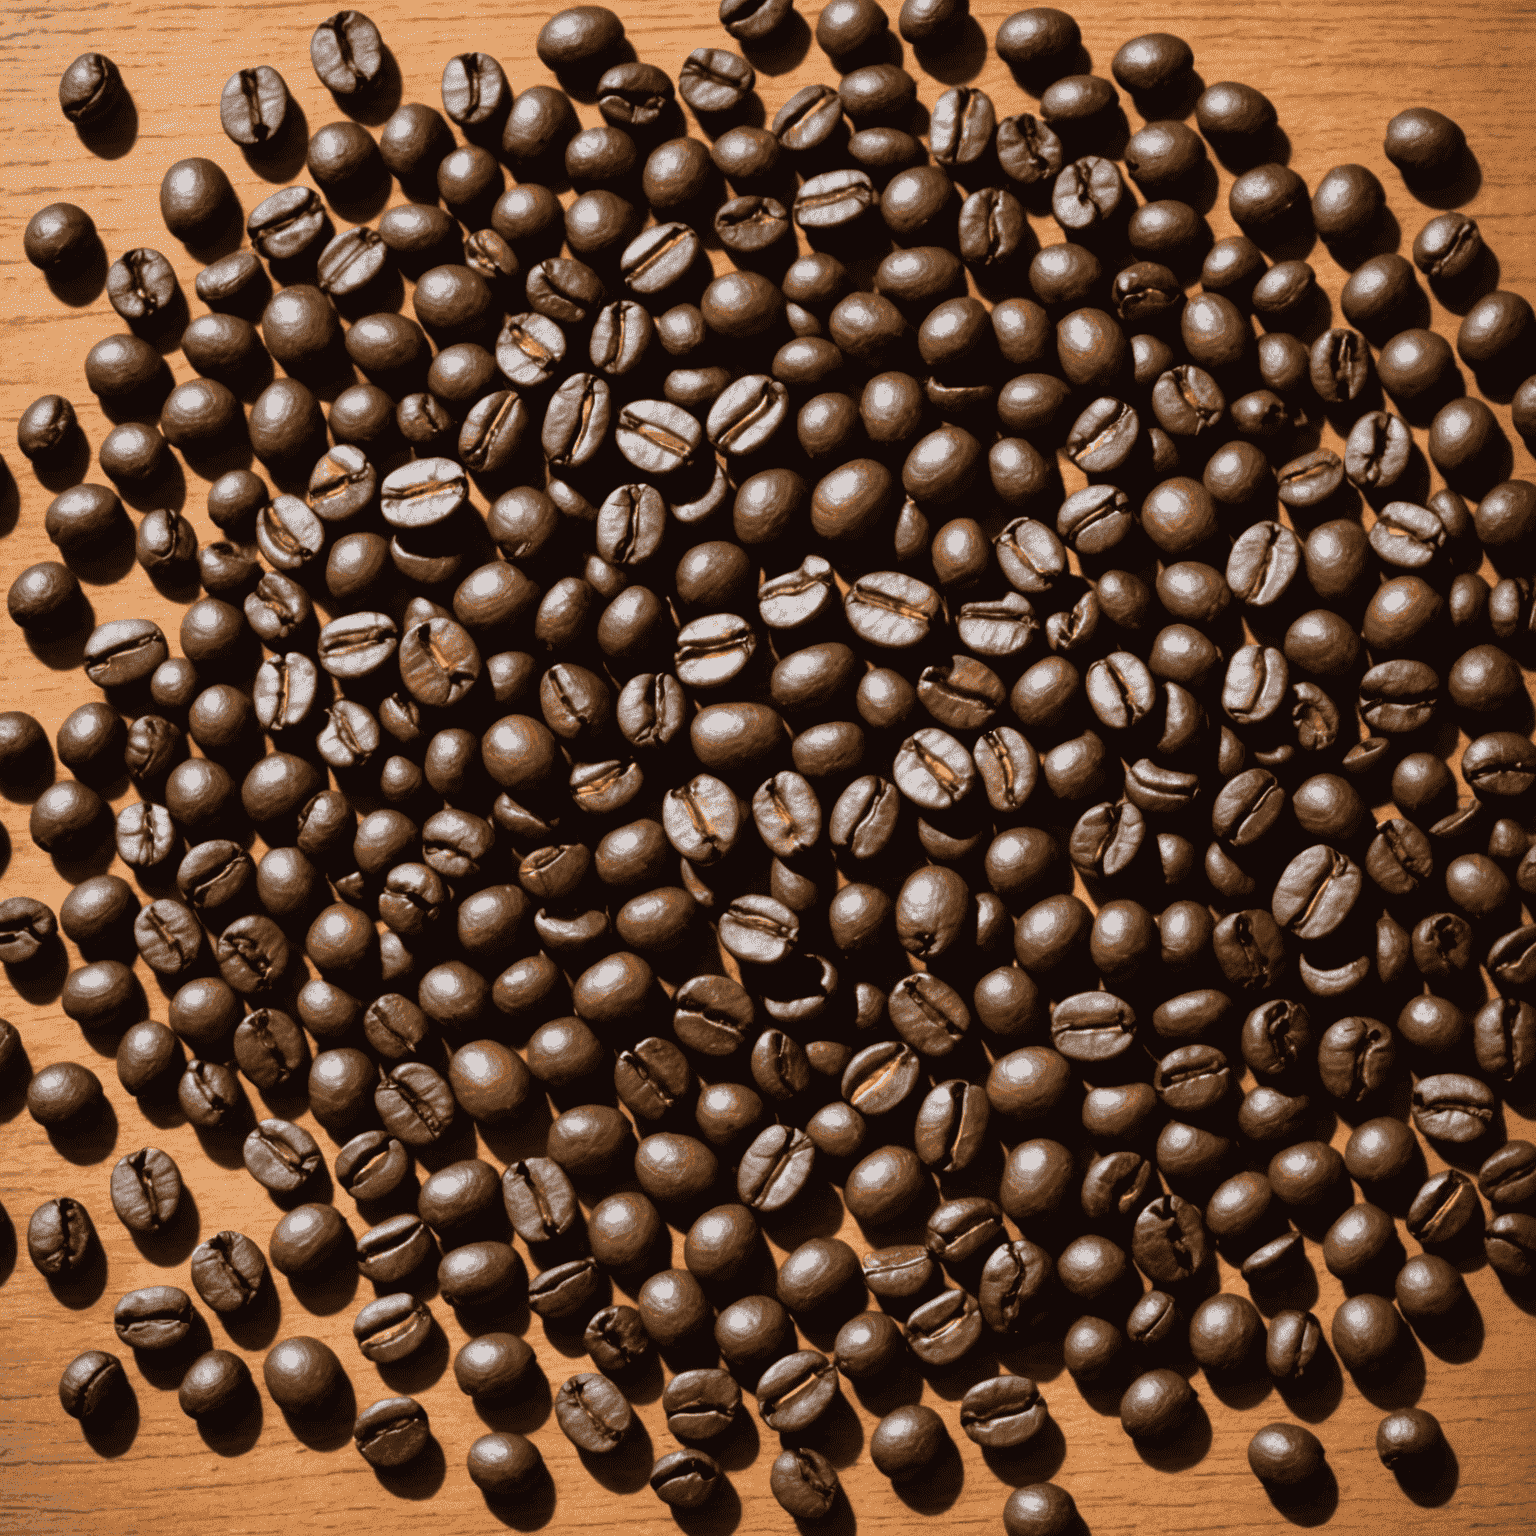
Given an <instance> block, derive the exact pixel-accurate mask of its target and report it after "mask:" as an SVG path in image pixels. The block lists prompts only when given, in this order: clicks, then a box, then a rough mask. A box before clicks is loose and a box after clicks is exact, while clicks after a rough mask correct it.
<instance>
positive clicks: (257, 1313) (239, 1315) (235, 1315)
mask: <svg viewBox="0 0 1536 1536" xmlns="http://www.w3.org/2000/svg"><path fill="white" fill-rule="evenodd" d="M218 1318H219V1323H220V1325H221V1326H222V1327H223V1329H224V1332H225V1333H227V1334H228V1335H229V1337H230V1339H231V1340H232V1341H233V1342H234V1343H236V1344H238V1345H239V1346H240V1347H241V1349H253V1350H254V1349H266V1348H267V1347H268V1346H269V1345H270V1344H271V1343H272V1340H273V1339H275V1338H276V1337H277V1329H278V1324H279V1323H281V1322H282V1320H283V1307H282V1302H281V1300H280V1299H279V1298H278V1294H277V1287H276V1286H275V1285H274V1284H273V1283H272V1275H271V1272H270V1271H268V1272H267V1273H266V1274H264V1275H263V1276H262V1280H261V1286H260V1288H259V1289H258V1290H257V1292H256V1294H255V1296H253V1297H252V1298H251V1300H250V1301H249V1302H248V1303H247V1304H246V1305H245V1306H243V1307H241V1309H240V1310H239V1311H238V1312H220V1313H219V1314H218Z"/></svg>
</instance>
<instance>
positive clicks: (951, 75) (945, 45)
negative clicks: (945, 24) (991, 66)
mask: <svg viewBox="0 0 1536 1536" xmlns="http://www.w3.org/2000/svg"><path fill="white" fill-rule="evenodd" d="M912 51H913V53H915V54H916V55H917V61H918V63H920V64H921V65H922V66H923V69H924V71H925V72H926V73H927V74H928V75H929V76H931V77H932V78H933V79H935V80H939V81H942V82H943V83H944V84H945V85H960V84H962V83H963V82H964V81H966V80H974V79H975V78H976V76H977V75H979V74H980V73H981V71H982V66H983V65H985V64H986V62H987V34H986V33H985V32H983V31H982V29H981V25H980V23H979V22H977V20H976V18H975V17H974V16H966V17H965V18H964V20H962V21H961V22H959V23H958V25H957V26H955V27H952V28H946V30H945V31H944V33H943V34H942V35H941V36H940V37H937V38H934V39H933V41H932V43H931V44H922V43H914V44H913V47H912Z"/></svg>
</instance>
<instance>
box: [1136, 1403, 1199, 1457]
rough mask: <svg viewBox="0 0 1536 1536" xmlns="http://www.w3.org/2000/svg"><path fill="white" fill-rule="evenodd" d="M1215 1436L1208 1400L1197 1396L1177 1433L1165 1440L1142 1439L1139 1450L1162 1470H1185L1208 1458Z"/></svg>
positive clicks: (1137, 1452) (1139, 1453) (1138, 1446)
mask: <svg viewBox="0 0 1536 1536" xmlns="http://www.w3.org/2000/svg"><path fill="white" fill-rule="evenodd" d="M1211 1439H1212V1434H1211V1417H1210V1415H1209V1414H1208V1413H1207V1412H1206V1411H1205V1404H1204V1403H1202V1402H1200V1401H1199V1400H1198V1399H1197V1400H1196V1402H1195V1403H1194V1405H1193V1406H1192V1408H1191V1409H1190V1414H1189V1417H1188V1419H1186V1420H1185V1422H1184V1427H1183V1428H1182V1429H1181V1430H1180V1431H1179V1433H1178V1434H1177V1435H1175V1436H1173V1437H1172V1438H1171V1439H1168V1440H1164V1441H1156V1442H1154V1441H1143V1440H1138V1441H1136V1442H1135V1444H1136V1454H1137V1455H1138V1456H1140V1457H1141V1459H1142V1460H1143V1461H1144V1462H1146V1464H1147V1465H1148V1466H1149V1467H1156V1468H1157V1469H1158V1471H1159V1472H1182V1471H1184V1469H1185V1468H1186V1467H1192V1466H1194V1465H1196V1463H1198V1462H1201V1461H1203V1460H1204V1459H1205V1456H1206V1453H1207V1452H1208V1451H1209V1450H1210V1448H1211Z"/></svg>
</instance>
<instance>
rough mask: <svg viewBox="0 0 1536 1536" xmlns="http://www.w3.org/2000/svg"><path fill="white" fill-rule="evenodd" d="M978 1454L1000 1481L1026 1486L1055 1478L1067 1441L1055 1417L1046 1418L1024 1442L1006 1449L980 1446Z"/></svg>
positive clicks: (1065, 1454) (1015, 1486) (1065, 1453)
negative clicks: (1036, 1430) (1035, 1432)
mask: <svg viewBox="0 0 1536 1536" xmlns="http://www.w3.org/2000/svg"><path fill="white" fill-rule="evenodd" d="M982 1455H983V1457H984V1458H985V1459H986V1463H987V1465H988V1467H990V1468H991V1469H992V1472H993V1475H994V1476H996V1477H997V1479H998V1480H999V1481H1000V1482H1004V1483H1008V1484H1010V1485H1011V1486H1012V1487H1014V1488H1027V1487H1028V1486H1029V1485H1030V1484H1031V1483H1044V1482H1049V1481H1050V1479H1051V1478H1053V1477H1055V1475H1056V1474H1057V1472H1059V1471H1060V1470H1061V1464H1062V1462H1063V1461H1065V1460H1066V1457H1067V1442H1066V1437H1065V1436H1064V1435H1063V1434H1062V1432H1061V1426H1060V1425H1059V1424H1058V1423H1057V1422H1056V1421H1055V1419H1047V1420H1046V1421H1045V1423H1044V1424H1043V1425H1041V1427H1040V1430H1039V1432H1038V1433H1037V1434H1035V1435H1034V1436H1033V1437H1032V1438H1031V1439H1030V1440H1029V1441H1028V1442H1027V1443H1026V1444H1024V1445H1021V1446H1017V1447H1015V1448H1013V1449H1010V1450H997V1451H991V1450H987V1449H985V1448H983V1450H982Z"/></svg>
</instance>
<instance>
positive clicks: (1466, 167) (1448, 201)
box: [1403, 145, 1483, 208]
mask: <svg viewBox="0 0 1536 1536" xmlns="http://www.w3.org/2000/svg"><path fill="white" fill-rule="evenodd" d="M1403 184H1404V185H1405V186H1406V187H1407V188H1408V190H1409V191H1410V192H1411V193H1412V194H1413V195H1414V197H1416V198H1417V199H1418V200H1419V201H1420V202H1421V203H1423V204H1424V205H1425V207H1427V208H1460V207H1461V206H1462V205H1463V204H1465V203H1470V202H1471V201H1472V199H1473V198H1474V197H1476V196H1477V194H1478V192H1479V191H1481V190H1482V185H1483V168H1482V165H1481V164H1480V163H1479V162H1478V158H1477V156H1476V155H1475V154H1473V152H1472V148H1471V146H1470V145H1464V146H1463V147H1462V151H1461V154H1460V155H1459V156H1458V157H1457V160H1456V164H1455V166H1454V168H1453V169H1452V171H1451V174H1450V176H1449V177H1448V178H1442V179H1438V180H1437V181H1436V182H1435V183H1433V184H1428V183H1426V182H1425V181H1424V180H1423V179H1422V178H1419V177H1411V176H1409V175H1408V174H1407V173H1406V172H1404V174H1403Z"/></svg>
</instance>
